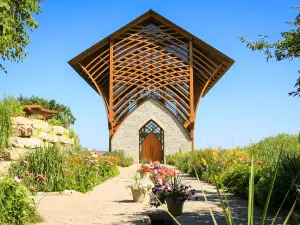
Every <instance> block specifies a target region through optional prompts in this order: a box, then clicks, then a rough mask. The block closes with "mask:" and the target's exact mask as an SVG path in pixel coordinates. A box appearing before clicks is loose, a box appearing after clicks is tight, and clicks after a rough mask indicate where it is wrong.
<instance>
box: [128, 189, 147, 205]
mask: <svg viewBox="0 0 300 225" xmlns="http://www.w3.org/2000/svg"><path fill="white" fill-rule="evenodd" d="M131 193H132V198H133V201H135V202H144V201H145V199H146V193H147V192H146V191H145V190H143V189H132V188H131Z"/></svg>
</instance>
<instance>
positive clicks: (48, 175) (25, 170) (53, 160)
mask: <svg viewBox="0 0 300 225" xmlns="http://www.w3.org/2000/svg"><path fill="white" fill-rule="evenodd" d="M115 164H116V159H115V158H114V157H105V156H103V154H100V153H95V152H88V151H82V152H76V151H72V150H70V149H68V150H66V149H64V148H62V147H60V146H58V145H54V146H47V147H44V148H40V149H36V150H34V151H32V152H30V153H29V154H28V155H27V157H26V158H23V159H19V160H18V161H17V162H15V163H14V164H12V165H11V168H10V170H9V174H10V176H11V177H15V176H18V177H20V178H21V179H22V183H23V184H24V185H25V186H26V187H28V189H29V190H30V191H31V192H33V193H36V192H37V191H46V192H52V191H59V192H61V191H63V190H76V191H80V192H87V191H89V190H91V189H93V188H94V187H95V186H96V185H97V184H100V183H101V182H103V181H105V180H107V179H109V178H112V177H114V176H116V175H117V174H118V173H119V171H118V169H117V167H116V165H115Z"/></svg>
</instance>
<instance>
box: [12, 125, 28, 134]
mask: <svg viewBox="0 0 300 225" xmlns="http://www.w3.org/2000/svg"><path fill="white" fill-rule="evenodd" d="M32 133H33V131H32V126H31V125H21V124H19V125H16V124H14V125H13V127H12V136H17V137H30V136H31V135H32Z"/></svg>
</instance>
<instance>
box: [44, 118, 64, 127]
mask: <svg viewBox="0 0 300 225" xmlns="http://www.w3.org/2000/svg"><path fill="white" fill-rule="evenodd" d="M47 122H48V123H49V124H50V125H53V126H62V122H61V121H60V120H58V119H55V118H53V117H52V118H51V119H49V120H47Z"/></svg>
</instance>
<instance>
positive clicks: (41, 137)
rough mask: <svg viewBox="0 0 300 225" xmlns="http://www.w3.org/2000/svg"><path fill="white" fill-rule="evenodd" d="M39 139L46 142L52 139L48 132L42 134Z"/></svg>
mask: <svg viewBox="0 0 300 225" xmlns="http://www.w3.org/2000/svg"><path fill="white" fill-rule="evenodd" d="M38 137H39V138H40V139H43V140H44V141H48V140H49V139H50V135H49V134H48V133H46V132H40V133H39V136H38Z"/></svg>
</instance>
